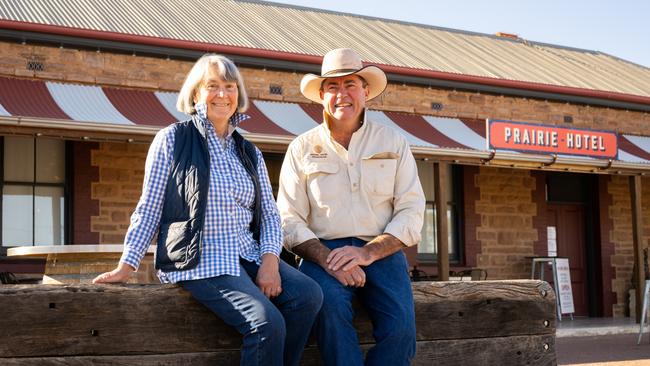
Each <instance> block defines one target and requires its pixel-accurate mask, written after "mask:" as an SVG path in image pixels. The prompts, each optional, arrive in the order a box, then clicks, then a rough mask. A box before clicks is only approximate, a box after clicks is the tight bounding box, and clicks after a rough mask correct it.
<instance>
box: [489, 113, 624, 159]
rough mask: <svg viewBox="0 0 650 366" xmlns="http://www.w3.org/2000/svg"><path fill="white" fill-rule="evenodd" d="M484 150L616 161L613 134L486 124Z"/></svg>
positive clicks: (616, 139) (503, 122)
mask: <svg viewBox="0 0 650 366" xmlns="http://www.w3.org/2000/svg"><path fill="white" fill-rule="evenodd" d="M486 140H487V143H488V149H505V150H514V151H522V152H532V153H549V154H564V155H579V156H591V157H596V158H611V159H616V157H617V156H618V145H617V143H618V138H617V135H616V133H614V132H607V131H594V130H586V129H578V128H565V127H556V126H549V125H540V124H532V123H521V122H512V121H499V120H491V119H488V120H487V139H486Z"/></svg>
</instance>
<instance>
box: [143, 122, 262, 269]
mask: <svg viewBox="0 0 650 366" xmlns="http://www.w3.org/2000/svg"><path fill="white" fill-rule="evenodd" d="M175 127H176V129H175V143H174V155H173V159H172V164H171V169H170V172H169V179H168V180H167V186H166V188H165V202H164V204H163V208H162V215H161V217H160V225H159V229H158V241H157V246H156V254H155V265H156V269H160V270H162V271H163V272H169V271H179V270H188V269H192V268H194V267H196V266H197V265H198V264H199V260H200V257H201V239H202V234H203V225H204V222H205V209H206V205H207V198H208V187H209V182H210V154H209V152H208V140H207V137H206V135H205V134H206V130H205V128H204V127H203V125H202V123H201V121H200V120H199V118H198V117H197V116H196V115H193V116H192V119H191V120H187V121H183V122H178V123H176V126H175ZM232 136H233V139H234V140H235V145H236V146H237V151H238V154H239V158H240V159H241V162H242V164H243V166H244V168H245V169H246V171H247V172H248V174H250V175H251V178H252V180H253V183H254V186H255V201H254V207H253V220H252V221H251V224H250V229H251V231H252V232H253V237H254V238H255V240H257V241H259V225H260V221H261V203H260V201H261V193H260V185H259V179H258V176H257V154H256V151H255V146H253V144H252V143H250V142H249V141H248V140H246V139H244V138H243V137H242V136H241V135H240V134H239V133H238V132H237V131H234V132H233V135H232Z"/></svg>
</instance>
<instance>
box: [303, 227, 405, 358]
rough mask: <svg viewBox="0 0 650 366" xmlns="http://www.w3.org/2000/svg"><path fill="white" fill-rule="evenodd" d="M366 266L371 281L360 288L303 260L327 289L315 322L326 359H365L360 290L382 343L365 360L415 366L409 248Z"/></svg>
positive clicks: (338, 243) (331, 243) (335, 244)
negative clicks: (358, 326) (357, 314)
mask: <svg viewBox="0 0 650 366" xmlns="http://www.w3.org/2000/svg"><path fill="white" fill-rule="evenodd" d="M321 242H322V243H323V244H325V245H326V246H327V247H328V248H330V249H334V248H339V247H342V246H346V245H354V246H357V247H361V246H363V245H365V244H366V242H364V241H363V240H360V239H357V238H343V239H335V240H321ZM363 269H364V271H365V273H366V284H365V286H364V287H361V288H354V287H346V286H343V285H342V284H341V283H340V282H339V281H338V280H336V278H334V277H332V276H330V275H329V274H328V273H327V272H326V271H325V270H324V269H323V268H322V267H321V266H319V265H318V264H316V263H314V262H310V261H307V260H303V261H302V263H301V264H300V271H302V272H303V273H304V274H306V275H307V276H309V277H311V278H313V279H314V280H316V282H318V283H319V284H320V286H321V289H322V290H323V306H322V308H321V310H320V312H319V314H318V318H317V319H316V323H315V324H314V331H315V334H316V339H317V341H318V348H319V351H320V354H321V358H322V360H323V363H324V364H325V365H327V366H333V365H339V366H343V365H346V366H347V365H351V366H358V365H363V364H364V361H363V354H362V352H361V348H360V347H359V340H358V338H357V332H356V330H355V328H354V325H353V324H352V320H353V318H354V310H353V309H352V298H353V297H354V296H355V295H356V296H358V298H359V300H360V301H361V303H362V304H363V306H364V308H365V309H366V311H367V312H368V315H369V316H370V319H371V320H372V324H373V336H374V338H375V342H376V344H375V346H373V347H372V348H371V349H370V350H369V351H368V354H367V355H366V361H365V364H366V365H390V366H401V365H403V366H407V365H410V364H411V359H412V358H413V356H415V311H414V305H413V290H412V288H411V281H410V278H409V276H408V267H407V264H406V258H405V257H404V253H402V251H399V252H397V253H395V254H392V255H390V256H388V257H386V258H383V259H381V260H378V261H376V262H374V263H373V264H371V265H369V266H367V267H365V268H363Z"/></svg>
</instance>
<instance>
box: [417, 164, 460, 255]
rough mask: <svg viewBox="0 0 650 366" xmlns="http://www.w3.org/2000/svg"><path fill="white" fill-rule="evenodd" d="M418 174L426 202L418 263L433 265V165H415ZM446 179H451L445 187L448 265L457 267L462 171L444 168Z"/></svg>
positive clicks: (436, 249) (456, 167)
mask: <svg viewBox="0 0 650 366" xmlns="http://www.w3.org/2000/svg"><path fill="white" fill-rule="evenodd" d="M417 163H418V173H419V176H420V182H421V183H422V189H423V190H424V195H425V197H426V199H427V203H426V208H425V211H424V225H423V226H422V242H420V244H419V245H418V261H420V262H436V261H437V254H438V243H437V241H436V231H437V228H436V215H437V212H436V208H435V196H434V188H435V186H434V185H435V179H434V175H433V163H432V162H427V161H418V162H417ZM447 169H449V170H448V172H447V174H448V175H447V176H448V177H450V178H451V179H449V180H448V181H447V182H446V183H447V184H448V186H447V192H448V196H447V198H446V199H447V221H448V223H449V227H448V230H447V232H448V233H449V236H448V240H449V261H450V262H452V263H459V262H460V259H461V251H460V249H461V245H460V242H461V230H460V227H461V225H460V218H461V217H462V214H461V210H462V203H461V201H462V197H463V196H462V194H463V193H462V189H461V187H462V168H461V167H460V166H454V165H451V164H449V165H447Z"/></svg>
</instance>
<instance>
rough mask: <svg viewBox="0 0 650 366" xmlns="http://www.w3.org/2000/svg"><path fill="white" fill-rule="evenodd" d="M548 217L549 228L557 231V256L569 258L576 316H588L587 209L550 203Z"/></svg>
mask: <svg viewBox="0 0 650 366" xmlns="http://www.w3.org/2000/svg"><path fill="white" fill-rule="evenodd" d="M547 214H548V215H547V220H548V221H547V222H548V225H549V226H555V230H556V238H557V239H556V240H557V256H558V257H566V258H569V267H570V272H571V287H572V290H573V305H574V308H575V309H574V310H575V314H574V315H577V316H588V315H589V308H588V304H587V301H588V299H589V298H588V294H587V290H588V288H587V261H586V248H585V209H584V206H583V205H579V204H558V203H548V205H547ZM547 278H549V279H552V278H553V276H549V277H547ZM549 282H551V281H549Z"/></svg>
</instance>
